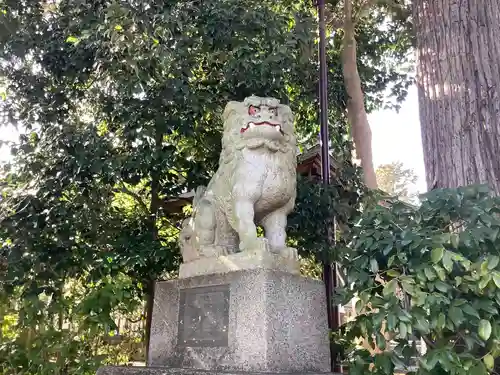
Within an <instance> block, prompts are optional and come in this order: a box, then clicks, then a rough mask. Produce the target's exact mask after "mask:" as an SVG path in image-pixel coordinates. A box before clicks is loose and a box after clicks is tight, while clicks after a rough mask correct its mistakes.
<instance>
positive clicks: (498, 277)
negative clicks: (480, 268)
mask: <svg viewBox="0 0 500 375" xmlns="http://www.w3.org/2000/svg"><path fill="white" fill-rule="evenodd" d="M492 277H493V282H494V283H495V285H496V286H497V288H500V273H498V272H493V274H492Z"/></svg>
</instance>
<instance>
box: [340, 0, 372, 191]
mask: <svg viewBox="0 0 500 375" xmlns="http://www.w3.org/2000/svg"><path fill="white" fill-rule="evenodd" d="M354 23H355V21H354V20H353V17H352V0H344V38H343V46H342V72H343V75H344V85H345V89H346V92H347V96H348V99H347V117H348V119H349V122H350V124H351V132H352V139H353V141H354V147H355V149H356V157H357V158H358V159H359V160H360V164H361V169H362V170H363V175H364V182H365V185H366V186H367V187H368V188H370V189H375V188H377V176H376V175H375V168H374V167H373V155H372V132H371V129H370V124H369V123H368V116H367V114H366V109H365V96H364V94H363V90H362V89H361V79H360V77H359V72H358V65H357V53H356V48H357V46H356V38H355V34H354Z"/></svg>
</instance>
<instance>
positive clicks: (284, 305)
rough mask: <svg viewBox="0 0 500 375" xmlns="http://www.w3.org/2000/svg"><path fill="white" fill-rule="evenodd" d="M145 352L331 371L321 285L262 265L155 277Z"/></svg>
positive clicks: (216, 366)
mask: <svg viewBox="0 0 500 375" xmlns="http://www.w3.org/2000/svg"><path fill="white" fill-rule="evenodd" d="M148 358H149V363H148V365H149V366H159V367H169V368H177V369H180V368H182V369H201V370H210V371H215V372H217V371H225V372H231V371H236V372H240V371H245V372H273V373H276V372H278V373H287V372H292V373H297V372H298V373H302V372H304V373H306V372H307V373H315V372H317V373H321V372H329V370H330V348H329V338H328V324H327V317H326V297H325V289H324V285H323V283H322V282H321V281H317V280H311V279H308V278H304V277H301V276H297V275H292V274H290V273H287V272H279V271H274V270H267V269H254V270H244V271H236V272H229V273H224V274H213V275H204V276H198V277H191V278H185V279H178V280H172V281H166V282H158V283H157V284H156V289H155V302H154V308H153V316H152V327H151V341H150V347H149V356H148ZM158 371H166V370H158ZM160 373H161V372H159V373H158V374H160Z"/></svg>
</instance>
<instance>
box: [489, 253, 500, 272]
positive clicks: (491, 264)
mask: <svg viewBox="0 0 500 375" xmlns="http://www.w3.org/2000/svg"><path fill="white" fill-rule="evenodd" d="M498 263H500V258H499V257H498V256H496V255H490V256H489V257H488V269H489V270H490V271H491V270H493V269H495V268H496V267H497V266H498Z"/></svg>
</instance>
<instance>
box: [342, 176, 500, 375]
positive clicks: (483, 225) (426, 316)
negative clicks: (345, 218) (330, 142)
mask: <svg viewBox="0 0 500 375" xmlns="http://www.w3.org/2000/svg"><path fill="white" fill-rule="evenodd" d="M421 199H422V202H421V205H420V206H418V207H416V206H412V205H408V204H405V203H403V202H400V201H397V200H393V201H391V200H388V201H386V202H387V203H388V204H376V205H374V206H372V207H368V208H366V209H365V211H364V213H363V214H362V217H361V218H360V220H359V222H357V224H356V225H355V226H354V227H353V228H352V233H351V235H352V241H351V243H350V245H349V246H348V248H347V249H346V251H345V252H344V254H343V259H342V263H343V264H344V265H345V272H346V278H347V286H346V287H345V288H344V289H342V290H340V291H339V292H338V295H337V297H338V302H339V303H347V302H348V301H350V300H351V299H353V298H356V304H355V309H356V313H357V316H356V317H355V318H354V320H352V321H350V322H348V323H346V324H345V325H343V326H342V328H341V331H340V332H339V337H338V338H337V339H339V340H342V341H343V342H345V343H353V342H355V340H356V339H358V338H360V337H364V338H365V339H366V340H367V342H368V343H369V346H370V347H372V348H373V349H375V348H378V350H373V351H371V353H370V351H369V350H367V349H366V348H361V347H360V346H359V345H357V346H356V345H351V344H350V345H349V346H347V347H346V353H345V357H346V361H347V362H348V363H349V368H350V371H349V373H350V374H351V375H357V374H365V373H367V372H368V371H371V373H372V374H381V375H382V374H384V375H388V374H394V373H398V372H402V371H408V372H409V373H412V374H419V375H441V374H443V375H444V374H457V375H460V374H473V375H482V374H487V373H490V372H492V371H494V368H495V360H496V358H498V357H499V356H500V316H499V310H500V257H499V253H500V235H499V232H500V199H499V198H496V197H492V196H491V195H490V194H489V190H488V188H487V187H485V186H469V187H464V188H459V189H441V190H434V191H431V192H429V193H427V194H426V195H424V196H422V197H421ZM419 341H423V342H425V346H426V348H427V351H426V353H425V354H423V355H419V354H418V353H417V345H416V343H417V342H419ZM415 358H418V359H417V363H416V366H415V367H416V368H413V369H412V368H411V365H412V361H415Z"/></svg>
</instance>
